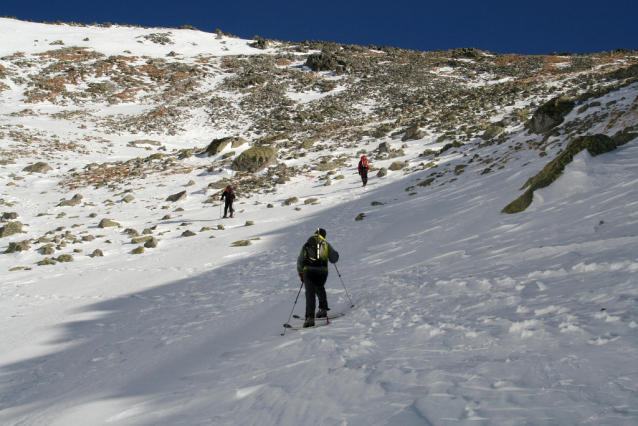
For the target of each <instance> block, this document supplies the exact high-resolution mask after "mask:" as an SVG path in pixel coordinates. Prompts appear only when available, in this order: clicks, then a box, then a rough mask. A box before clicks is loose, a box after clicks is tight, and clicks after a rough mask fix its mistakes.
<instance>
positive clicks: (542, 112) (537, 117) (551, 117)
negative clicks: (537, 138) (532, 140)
mask: <svg viewBox="0 0 638 426" xmlns="http://www.w3.org/2000/svg"><path fill="white" fill-rule="evenodd" d="M575 105H576V104H575V103H574V101H573V100H571V99H570V98H569V97H567V96H559V97H557V98H554V99H552V100H550V101H548V102H546V103H545V104H544V105H542V106H541V107H539V108H538V109H537V110H536V111H534V115H533V116H532V119H531V120H530V123H529V124H530V129H529V131H530V132H531V133H535V134H537V135H540V134H543V133H547V132H548V131H549V130H551V129H552V128H554V127H556V126H558V125H559V124H561V123H562V122H563V121H564V120H565V116H566V115H567V114H569V113H570V112H571V110H572V109H573V108H574V106H575Z"/></svg>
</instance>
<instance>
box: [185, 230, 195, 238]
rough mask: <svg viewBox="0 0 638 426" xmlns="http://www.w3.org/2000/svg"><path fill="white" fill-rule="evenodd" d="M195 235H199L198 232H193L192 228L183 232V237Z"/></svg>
mask: <svg viewBox="0 0 638 426" xmlns="http://www.w3.org/2000/svg"><path fill="white" fill-rule="evenodd" d="M194 235H197V234H196V233H194V232H193V231H191V230H186V231H184V232H182V237H192V236H194Z"/></svg>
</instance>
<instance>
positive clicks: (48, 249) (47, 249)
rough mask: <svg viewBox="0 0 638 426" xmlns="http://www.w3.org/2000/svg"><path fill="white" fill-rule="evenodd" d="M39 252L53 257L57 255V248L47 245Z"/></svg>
mask: <svg viewBox="0 0 638 426" xmlns="http://www.w3.org/2000/svg"><path fill="white" fill-rule="evenodd" d="M38 251H39V252H40V254H44V255H47V254H48V255H51V254H54V253H55V248H53V244H47V245H45V246H42V247H40V248H39V249H38Z"/></svg>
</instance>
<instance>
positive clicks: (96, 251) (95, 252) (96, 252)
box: [91, 249, 104, 257]
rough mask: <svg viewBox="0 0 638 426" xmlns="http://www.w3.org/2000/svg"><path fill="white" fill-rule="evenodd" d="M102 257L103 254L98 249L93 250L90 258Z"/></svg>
mask: <svg viewBox="0 0 638 426" xmlns="http://www.w3.org/2000/svg"><path fill="white" fill-rule="evenodd" d="M102 256H104V253H103V252H102V250H100V249H95V250H94V251H93V253H92V254H91V257H102Z"/></svg>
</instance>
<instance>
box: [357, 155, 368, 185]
mask: <svg viewBox="0 0 638 426" xmlns="http://www.w3.org/2000/svg"><path fill="white" fill-rule="evenodd" d="M368 170H370V166H368V158H367V157H366V156H365V155H363V156H361V160H359V176H361V181H362V182H363V186H366V185H367V184H368Z"/></svg>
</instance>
